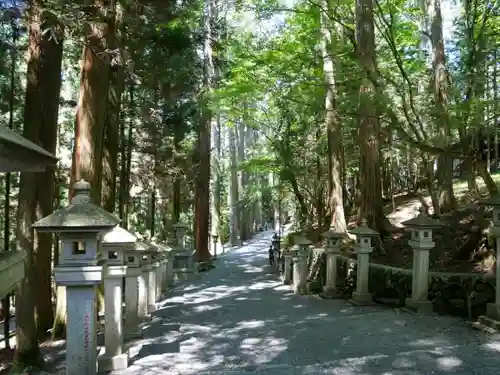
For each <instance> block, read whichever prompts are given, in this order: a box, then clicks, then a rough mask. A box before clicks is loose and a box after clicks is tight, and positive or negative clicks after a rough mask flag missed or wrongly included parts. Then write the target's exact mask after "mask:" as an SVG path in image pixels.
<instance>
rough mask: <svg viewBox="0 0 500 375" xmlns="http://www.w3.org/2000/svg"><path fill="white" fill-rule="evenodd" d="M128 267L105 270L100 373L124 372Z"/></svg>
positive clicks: (125, 360) (108, 267) (126, 360)
mask: <svg viewBox="0 0 500 375" xmlns="http://www.w3.org/2000/svg"><path fill="white" fill-rule="evenodd" d="M126 272H127V267H126V266H106V267H105V268H104V309H105V310H104V311H105V314H104V344H105V351H104V354H103V355H101V356H99V358H98V369H99V372H107V371H114V370H123V369H125V368H127V366H128V354H126V353H123V330H122V328H123V327H122V285H123V284H122V282H123V281H122V280H123V277H124V276H125V275H126Z"/></svg>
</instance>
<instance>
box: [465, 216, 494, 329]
mask: <svg viewBox="0 0 500 375" xmlns="http://www.w3.org/2000/svg"><path fill="white" fill-rule="evenodd" d="M495 208H497V207H495ZM493 215H494V218H498V221H500V209H499V212H496V211H494V212H493ZM495 221H497V220H495ZM495 221H494V224H495ZM491 229H493V230H492V231H491V232H490V233H491V234H493V235H495V237H496V245H497V264H496V266H497V268H496V285H497V287H496V296H495V302H493V303H488V304H487V305H486V315H481V316H480V317H479V319H478V321H477V322H474V323H473V324H472V326H473V327H474V328H477V329H480V330H483V331H486V332H490V333H496V332H500V227H493V228H491ZM491 229H490V230H491Z"/></svg>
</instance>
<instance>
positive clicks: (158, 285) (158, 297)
mask: <svg viewBox="0 0 500 375" xmlns="http://www.w3.org/2000/svg"><path fill="white" fill-rule="evenodd" d="M156 263H157V264H158V267H156V276H155V280H156V296H155V302H158V301H160V300H161V298H162V294H163V293H162V292H163V291H162V283H163V259H161V258H160V259H157V262H156Z"/></svg>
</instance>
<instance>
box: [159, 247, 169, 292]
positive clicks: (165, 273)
mask: <svg viewBox="0 0 500 375" xmlns="http://www.w3.org/2000/svg"><path fill="white" fill-rule="evenodd" d="M155 246H156V247H157V248H158V249H159V250H160V254H161V265H160V269H161V271H160V273H161V276H160V278H161V295H163V294H164V293H165V292H166V291H167V289H168V283H169V282H170V277H171V276H170V275H169V273H171V272H170V270H169V267H170V265H171V264H172V261H171V259H170V253H171V252H172V248H171V247H169V246H166V245H162V244H158V243H155Z"/></svg>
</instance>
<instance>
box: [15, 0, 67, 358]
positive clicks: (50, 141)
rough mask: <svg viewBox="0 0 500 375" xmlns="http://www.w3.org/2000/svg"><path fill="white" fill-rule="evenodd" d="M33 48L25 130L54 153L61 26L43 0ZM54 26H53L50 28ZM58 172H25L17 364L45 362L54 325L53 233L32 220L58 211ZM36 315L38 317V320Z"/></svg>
mask: <svg viewBox="0 0 500 375" xmlns="http://www.w3.org/2000/svg"><path fill="white" fill-rule="evenodd" d="M28 14H29V22H30V23H29V50H28V64H27V65H28V68H27V83H26V97H25V111H24V130H23V135H24V136H25V137H26V138H28V139H29V140H31V141H33V142H35V143H38V144H39V145H40V146H41V147H43V148H44V149H46V150H47V151H49V152H51V153H55V151H56V142H57V117H58V110H59V93H60V88H61V80H60V76H61V64H62V51H63V46H62V42H63V41H62V36H63V32H62V27H61V25H60V24H59V22H58V20H57V19H56V18H55V17H54V15H53V14H52V13H51V12H44V11H43V10H42V2H41V1H38V0H33V1H30V2H29V3H28ZM45 30H49V31H45ZM53 194H54V171H53V170H52V169H48V170H46V171H45V172H39V173H33V172H30V173H21V178H20V188H19V207H18V238H19V242H20V246H21V248H22V249H24V250H26V251H27V254H28V256H27V260H26V263H25V274H26V277H25V279H24V280H23V282H22V284H21V286H20V288H19V292H18V294H17V296H16V318H17V327H16V339H17V350H16V367H17V366H18V367H19V368H21V367H26V366H30V365H32V366H37V365H40V364H41V363H42V361H43V359H42V357H41V355H40V352H39V348H38V342H37V337H41V336H44V335H45V334H46V333H47V330H48V329H49V328H50V327H51V325H52V320H53V312H52V289H51V254H52V235H51V234H41V233H37V235H36V236H35V233H34V231H33V229H32V228H31V226H32V224H33V223H34V222H35V221H36V220H38V219H40V218H42V217H45V216H47V215H49V214H50V213H52V210H53V206H52V205H53V202H54V196H53ZM35 318H36V321H35Z"/></svg>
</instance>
